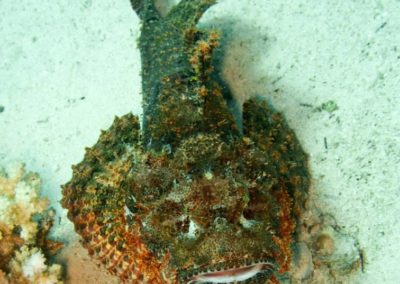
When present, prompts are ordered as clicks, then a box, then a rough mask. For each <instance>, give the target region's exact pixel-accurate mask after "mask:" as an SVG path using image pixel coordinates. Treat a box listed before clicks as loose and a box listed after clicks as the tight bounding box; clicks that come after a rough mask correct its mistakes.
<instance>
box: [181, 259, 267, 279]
mask: <svg viewBox="0 0 400 284" xmlns="http://www.w3.org/2000/svg"><path fill="white" fill-rule="evenodd" d="M274 270H275V265H274V264H273V262H272V261H269V260H262V261H257V262H253V263H247V264H242V265H236V266H229V265H228V264H226V263H217V264H215V265H213V267H212V268H207V269H204V268H203V269H192V270H191V271H187V272H186V273H185V276H184V277H182V278H183V279H182V280H183V281H182V283H186V284H200V283H236V282H242V281H246V280H253V279H254V278H256V277H257V278H258V277H262V278H263V279H267V278H269V277H270V276H271V274H272V273H273V271H274Z"/></svg>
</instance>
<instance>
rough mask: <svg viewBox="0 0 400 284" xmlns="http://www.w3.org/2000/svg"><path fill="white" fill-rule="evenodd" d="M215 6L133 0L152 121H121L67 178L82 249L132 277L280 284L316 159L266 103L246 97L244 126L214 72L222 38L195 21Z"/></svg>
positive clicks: (66, 193) (207, 0) (186, 0)
mask: <svg viewBox="0 0 400 284" xmlns="http://www.w3.org/2000/svg"><path fill="white" fill-rule="evenodd" d="M215 2H216V1H214V0H182V1H181V2H180V3H179V4H177V5H176V6H175V7H173V8H172V9H171V10H170V11H169V13H168V14H167V15H166V16H164V17H162V16H161V15H160V14H159V13H158V11H157V9H156V8H155V6H154V4H153V2H152V1H150V0H131V4H132V8H133V9H134V11H135V12H136V13H137V15H138V16H139V17H140V19H141V22H142V28H141V36H140V39H139V48H140V52H141V60H142V93H143V109H144V116H143V123H142V127H140V123H139V118H138V117H137V116H134V115H132V114H131V113H129V114H126V115H124V116H122V117H120V118H119V117H116V118H115V120H114V122H113V124H112V125H111V127H110V128H109V129H108V130H106V131H102V133H101V135H100V137H99V140H98V141H97V143H96V144H95V145H94V146H92V147H90V148H87V149H86V153H85V156H84V159H83V160H82V162H80V163H79V164H77V165H75V166H73V176H72V179H71V180H70V181H69V182H68V183H67V184H65V185H64V186H63V199H62V206H63V207H64V208H66V209H67V210H68V218H69V219H70V220H71V221H72V222H73V223H74V225H75V230H76V231H77V233H78V234H79V235H80V236H81V237H82V243H83V245H84V246H85V247H86V248H87V249H88V251H89V253H90V255H92V256H93V257H95V258H97V259H99V260H100V261H101V262H102V263H103V264H104V265H105V267H106V268H107V269H108V270H109V271H110V272H111V273H112V274H115V275H117V276H118V277H119V278H120V279H121V281H123V282H126V283H134V284H141V283H155V284H157V283H160V284H161V283H174V284H175V283H196V282H200V283H202V282H203V283H204V281H206V282H210V281H211V282H213V281H214V282H215V281H217V282H218V281H220V282H224V281H225V282H227V281H228V282H229V281H242V280H243V283H256V284H261V283H265V282H266V281H267V280H268V279H270V280H271V281H274V282H275V283H276V282H277V277H279V275H280V274H282V273H285V272H287V271H289V267H290V263H291V255H292V252H291V245H292V243H293V242H294V241H295V231H296V224H297V220H298V218H299V216H300V214H301V212H302V210H303V204H304V202H305V200H306V198H307V191H308V187H309V182H310V178H309V173H308V169H307V155H306V154H305V153H304V151H303V149H302V147H301V145H300V143H299V141H298V140H297V138H296V136H295V134H294V132H293V131H292V130H291V129H290V128H289V126H288V125H287V123H286V121H285V119H284V118H283V116H282V115H281V114H279V113H277V112H276V111H274V110H273V109H272V108H271V107H270V106H269V105H268V104H267V103H266V102H265V101H264V100H260V99H255V98H253V99H249V100H248V101H246V102H245V103H244V104H243V117H242V120H241V121H242V124H243V125H237V123H236V121H235V119H234V117H233V115H232V113H231V111H230V109H229V108H228V106H227V99H229V98H230V97H231V96H230V94H229V88H227V87H226V86H222V85H221V83H220V80H219V79H217V78H216V77H215V73H214V66H213V60H212V55H213V51H214V50H215V49H216V48H218V46H219V36H220V35H219V33H218V32H216V31H201V30H199V29H198V28H197V27H196V24H197V22H198V20H199V19H200V17H201V16H202V15H203V13H204V12H205V11H206V10H207V9H208V8H209V7H211V6H212V5H213V4H215ZM239 129H241V130H240V131H239Z"/></svg>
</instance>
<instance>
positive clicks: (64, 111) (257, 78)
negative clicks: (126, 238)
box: [0, 0, 400, 284]
mask: <svg viewBox="0 0 400 284" xmlns="http://www.w3.org/2000/svg"><path fill="white" fill-rule="evenodd" d="M73 2H75V3H73ZM246 3H247V4H246ZM289 3H290V4H289ZM399 15H400V2H399V1H395V0H385V1H384V0H380V1H378V0H376V1H345V0H340V1H334V0H329V1H317V0H312V1H311V0H308V1H307V0H294V1H290V2H289V1H282V0H281V1H266V0H248V1H243V0H220V3H219V4H218V5H216V6H214V7H213V8H212V9H211V10H210V11H209V12H208V13H207V14H206V15H205V17H204V19H203V21H202V22H203V24H204V25H207V26H216V27H220V28H223V29H229V36H228V38H229V39H230V40H231V41H229V42H228V45H227V48H228V50H227V54H226V61H225V65H224V74H225V76H226V78H227V79H228V81H230V82H231V85H232V88H233V90H234V92H235V94H236V95H237V96H238V98H240V99H242V98H244V97H248V96H251V95H255V94H258V95H263V96H266V97H268V98H269V100H270V101H271V102H272V104H273V105H274V106H275V107H276V108H277V109H278V110H281V111H282V112H283V113H284V114H285V115H286V117H287V118H288V120H289V123H290V125H291V126H292V127H293V128H294V129H295V130H296V133H297V134H298V137H299V139H300V140H301V142H302V144H303V145H304V148H305V149H306V151H307V152H308V153H309V154H310V165H311V168H312V173H313V178H314V187H315V188H316V190H317V192H318V195H319V197H320V199H321V207H322V208H323V209H324V211H325V212H327V213H331V214H333V215H334V216H335V218H336V219H337V221H338V225H339V226H340V227H342V230H343V231H344V232H346V233H348V234H351V235H353V236H354V238H355V239H356V240H357V241H358V243H359V247H360V248H361V249H363V250H364V251H365V255H366V257H367V265H366V267H365V273H360V275H359V276H358V277H357V278H356V279H354V283H367V284H368V283H399V282H400V270H399V269H398V267H399V263H400V255H399V253H398V252H399V249H400V239H399V235H400V222H398V216H400V202H399V200H398V197H399V195H400V126H399V125H400V124H399V122H400V94H399V92H400V71H399V70H400V33H399V30H400V17H399ZM138 35H139V22H138V19H137V17H136V16H135V15H134V13H133V12H132V11H131V9H130V5H129V1H128V0H124V1H119V0H118V1H117V0H101V1H92V0H80V1H67V0H59V1H50V0H42V1H35V0H20V1H13V0H0V39H1V44H0V110H1V107H4V110H3V111H2V112H1V113H0V164H5V163H8V162H10V161H15V160H19V161H23V162H25V163H26V164H27V170H31V171H36V172H38V173H39V174H40V175H41V177H42V179H43V187H44V194H45V195H46V196H47V197H48V198H49V199H50V200H51V203H52V205H53V206H54V207H55V208H56V210H57V211H58V213H59V215H58V216H59V217H60V218H59V220H58V221H59V222H58V221H57V227H56V228H55V230H54V235H55V236H57V237H60V238H65V239H72V238H74V233H73V230H72V225H71V224H70V223H69V221H68V220H67V219H66V217H65V211H63V210H61V207H60V205H59V203H58V201H59V200H60V198H61V192H60V185H61V184H63V183H65V182H67V181H68V180H69V179H70V177H71V169H70V166H71V165H72V164H75V163H77V162H79V161H80V160H81V159H82V157H83V153H84V147H85V146H91V145H93V144H94V143H95V142H96V140H97V138H98V135H99V131H100V129H106V128H107V127H108V126H109V125H110V124H111V122H112V120H113V117H114V115H123V114H125V113H127V112H129V111H133V113H135V114H140V112H141V108H140V100H141V97H140V74H139V72H140V56H139V51H138V50H137V49H136V43H135V39H136V38H137V37H138ZM327 101H333V102H334V103H335V104H336V105H337V106H338V109H337V110H335V111H333V112H331V113H329V112H328V111H327V110H322V111H316V108H317V107H320V106H321V105H322V104H323V103H325V102H327ZM325 146H327V147H325Z"/></svg>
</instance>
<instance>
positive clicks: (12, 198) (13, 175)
mask: <svg viewBox="0 0 400 284" xmlns="http://www.w3.org/2000/svg"><path fill="white" fill-rule="evenodd" d="M40 185H41V181H40V178H39V176H38V175H37V174H35V173H26V172H25V169H24V166H23V165H21V164H15V165H13V166H10V167H9V168H7V169H3V170H0V272H1V273H0V280H2V281H4V282H5V283H7V282H10V283H61V281H60V279H61V266H59V265H57V264H53V265H48V264H46V262H47V261H46V257H45V255H44V253H47V254H50V253H52V252H54V250H57V249H59V248H60V247H61V244H60V243H57V242H52V241H50V240H47V239H46V235H47V232H48V230H49V229H50V227H51V224H52V216H53V213H52V211H50V210H48V209H47V206H48V202H47V200H46V199H44V198H41V197H40V196H39V192H40ZM6 281H7V282H6ZM2 283H3V282H2Z"/></svg>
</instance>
